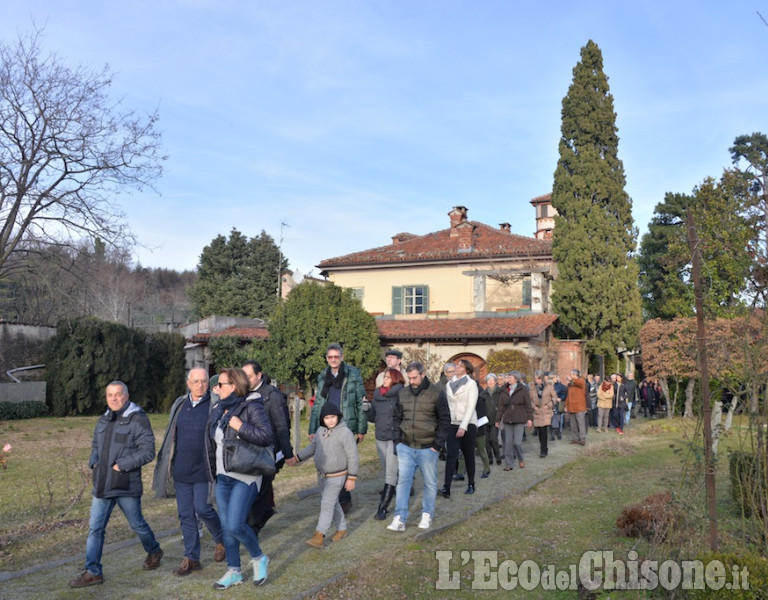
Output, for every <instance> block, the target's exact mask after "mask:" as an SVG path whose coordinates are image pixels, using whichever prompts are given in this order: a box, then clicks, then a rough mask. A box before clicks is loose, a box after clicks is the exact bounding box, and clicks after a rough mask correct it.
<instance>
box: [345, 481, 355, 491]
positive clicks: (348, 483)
mask: <svg viewBox="0 0 768 600" xmlns="http://www.w3.org/2000/svg"><path fill="white" fill-rule="evenodd" d="M344 489H345V490H347V491H348V492H351V491H352V490H354V489H355V480H354V479H347V481H346V483H344Z"/></svg>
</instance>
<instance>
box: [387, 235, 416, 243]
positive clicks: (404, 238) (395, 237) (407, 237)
mask: <svg viewBox="0 0 768 600" xmlns="http://www.w3.org/2000/svg"><path fill="white" fill-rule="evenodd" d="M415 237H416V236H415V235H414V234H412V233H406V232H403V233H396V234H395V235H393V236H392V244H393V245H395V246H396V245H397V244H400V243H402V242H407V241H408V240H411V239H413V238H415Z"/></svg>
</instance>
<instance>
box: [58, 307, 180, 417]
mask: <svg viewBox="0 0 768 600" xmlns="http://www.w3.org/2000/svg"><path fill="white" fill-rule="evenodd" d="M46 365H47V368H46V381H47V383H48V385H47V391H46V403H47V404H48V406H49V407H50V409H51V413H52V414H53V415H54V416H65V415H77V414H96V413H100V412H101V411H102V410H104V407H105V399H104V391H105V388H106V386H107V384H108V383H109V382H111V381H114V380H120V381H123V382H125V384H126V385H127V386H128V390H129V392H130V395H131V400H133V401H134V402H136V403H137V404H139V405H140V406H142V407H143V408H144V409H145V410H146V411H148V412H154V411H160V410H165V408H166V406H167V405H169V398H170V399H173V398H176V397H177V396H178V395H179V394H180V393H182V392H183V391H184V338H183V337H182V336H181V335H178V334H168V333H163V334H153V335H147V334H146V333H144V332H143V331H141V330H138V329H132V328H130V327H126V326H124V325H120V324H118V323H111V322H107V321H100V320H98V319H94V318H92V317H83V318H76V319H63V320H62V321H60V322H59V323H58V325H57V327H56V335H55V336H54V337H52V338H51V339H50V340H49V342H48V345H47V347H46Z"/></svg>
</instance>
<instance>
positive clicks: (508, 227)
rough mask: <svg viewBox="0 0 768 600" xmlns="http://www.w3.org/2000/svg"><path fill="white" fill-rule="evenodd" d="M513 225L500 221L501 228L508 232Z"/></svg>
mask: <svg viewBox="0 0 768 600" xmlns="http://www.w3.org/2000/svg"><path fill="white" fill-rule="evenodd" d="M511 227H512V226H511V225H510V224H509V223H499V229H501V230H502V231H506V232H507V233H509V232H510V229H511Z"/></svg>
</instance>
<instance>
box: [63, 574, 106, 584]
mask: <svg viewBox="0 0 768 600" xmlns="http://www.w3.org/2000/svg"><path fill="white" fill-rule="evenodd" d="M100 583H104V576H103V575H93V574H92V573H91V572H89V571H83V572H82V573H80V575H78V577H77V579H70V580H69V587H73V588H82V587H88V586H89V585H99V584H100Z"/></svg>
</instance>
